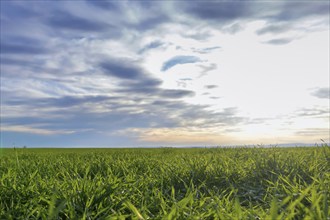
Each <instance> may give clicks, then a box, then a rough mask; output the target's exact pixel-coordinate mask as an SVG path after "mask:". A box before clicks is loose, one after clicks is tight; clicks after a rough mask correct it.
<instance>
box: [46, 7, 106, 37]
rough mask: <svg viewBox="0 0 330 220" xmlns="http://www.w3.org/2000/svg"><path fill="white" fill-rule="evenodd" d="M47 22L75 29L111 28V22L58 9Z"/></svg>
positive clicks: (98, 29)
mask: <svg viewBox="0 0 330 220" xmlns="http://www.w3.org/2000/svg"><path fill="white" fill-rule="evenodd" d="M47 23H48V24H49V25H50V26H51V27H52V28H56V29H60V30H61V29H67V30H73V31H91V32H93V31H104V30H106V29H107V28H111V26H110V25H109V24H106V23H103V22H100V21H95V20H92V19H86V18H84V17H78V16H76V15H73V14H70V13H68V12H65V11H58V12H57V13H53V15H52V16H50V18H49V19H48V21H47Z"/></svg>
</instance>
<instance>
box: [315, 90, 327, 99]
mask: <svg viewBox="0 0 330 220" xmlns="http://www.w3.org/2000/svg"><path fill="white" fill-rule="evenodd" d="M311 94H312V95H313V96H315V97H317V98H320V99H330V88H318V89H316V90H315V91H314V92H312V93H311Z"/></svg>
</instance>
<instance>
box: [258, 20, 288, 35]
mask: <svg viewBox="0 0 330 220" xmlns="http://www.w3.org/2000/svg"><path fill="white" fill-rule="evenodd" d="M289 30H292V27H291V26H290V25H289V24H288V23H283V22H281V23H276V24H270V25H266V26H265V27H262V28H260V29H258V30H257V31H256V33H257V34H258V35H263V34H280V33H283V32H286V31H289Z"/></svg>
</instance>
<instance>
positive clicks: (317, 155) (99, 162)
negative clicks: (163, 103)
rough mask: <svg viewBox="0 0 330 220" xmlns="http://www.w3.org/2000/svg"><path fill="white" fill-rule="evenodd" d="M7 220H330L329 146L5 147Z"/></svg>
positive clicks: (2, 214) (0, 164)
mask: <svg viewBox="0 0 330 220" xmlns="http://www.w3.org/2000/svg"><path fill="white" fill-rule="evenodd" d="M0 158H1V161H0V195H1V196H0V219H320V220H321V219H330V213H329V210H328V209H329V205H330V148H329V147H328V146H322V147H300V148H230V149H229V148H207V149H206V148H205V149H204V148H203V149H200V148H194V149H174V148H158V149H15V150H14V149H2V153H1V156H0Z"/></svg>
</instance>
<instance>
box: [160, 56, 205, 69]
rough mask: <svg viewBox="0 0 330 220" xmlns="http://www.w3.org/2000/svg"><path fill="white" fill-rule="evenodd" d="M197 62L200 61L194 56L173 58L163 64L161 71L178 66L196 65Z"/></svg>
mask: <svg viewBox="0 0 330 220" xmlns="http://www.w3.org/2000/svg"><path fill="white" fill-rule="evenodd" d="M197 62H201V59H199V58H198V57H196V56H175V57H172V58H171V59H169V60H167V61H165V62H164V63H163V66H162V69H161V71H166V70H168V69H170V68H172V67H174V66H176V65H179V64H187V63H197Z"/></svg>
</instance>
